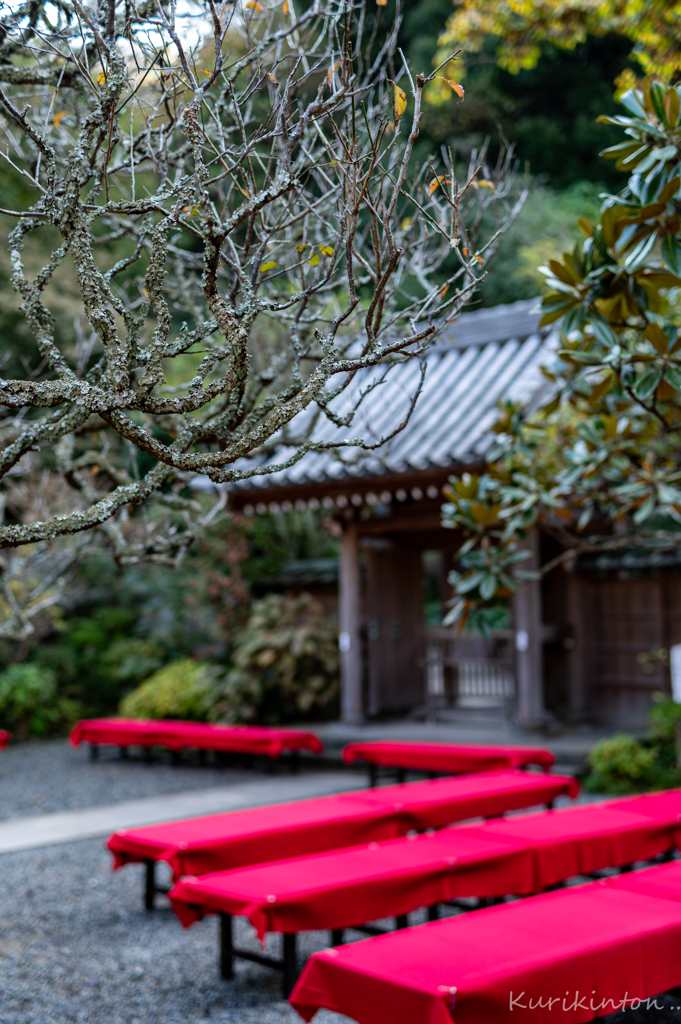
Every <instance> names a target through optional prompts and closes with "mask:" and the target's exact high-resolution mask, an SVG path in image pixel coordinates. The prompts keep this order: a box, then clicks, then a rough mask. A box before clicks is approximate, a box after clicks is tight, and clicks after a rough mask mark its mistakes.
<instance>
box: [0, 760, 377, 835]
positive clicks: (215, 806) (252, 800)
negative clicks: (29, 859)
mask: <svg viewBox="0 0 681 1024" xmlns="http://www.w3.org/2000/svg"><path fill="white" fill-rule="evenodd" d="M364 785H366V783H365V780H364V776H363V775H358V774H356V773H354V772H348V771H345V772H314V773H310V774H309V775H306V774H303V775H300V776H295V777H293V778H277V777H275V778H267V779H257V780H256V781H254V782H243V783H239V784H238V785H233V786H215V787H211V788H209V789H199V790H191V791H190V792H187V793H174V794H172V795H170V796H167V795H166V796H158V797H146V798H145V799H143V800H123V801H120V802H119V803H115V804H108V805H106V806H103V807H90V808H87V809H85V810H82V811H62V812H59V813H55V814H43V815H40V816H35V817H33V816H32V817H25V818H14V819H11V820H10V821H4V822H0V853H13V852H15V851H17V850H31V849H34V848H36V847H39V846H52V845H53V844H54V843H70V842H73V841H74V840H76V839H91V838H93V837H96V836H108V835H109V834H110V833H111V832H114V831H116V830H117V829H120V828H137V827H139V826H141V825H152V824H154V823H156V822H160V821H173V820H174V819H176V818H190V817H196V816H197V815H200V814H219V813H220V812H221V811H235V810H238V809H239V808H242V807H259V806H262V805H263V804H270V803H282V802H285V801H288V800H304V799H305V798H306V797H314V796H325V795H327V794H330V793H341V792H343V791H344V790H349V789H361V788H362V787H363V786H364Z"/></svg>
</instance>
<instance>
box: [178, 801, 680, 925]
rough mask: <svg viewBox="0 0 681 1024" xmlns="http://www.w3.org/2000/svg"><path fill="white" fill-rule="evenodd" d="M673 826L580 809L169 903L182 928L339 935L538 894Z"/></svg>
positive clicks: (320, 862)
mask: <svg viewBox="0 0 681 1024" xmlns="http://www.w3.org/2000/svg"><path fill="white" fill-rule="evenodd" d="M679 838H681V832H680V830H679V829H678V827H677V824H676V820H675V819H674V820H672V821H670V820H665V819H662V820H660V821H655V820H653V819H651V818H647V817H644V816H642V815H639V814H633V813H627V812H625V811H620V810H618V809H617V808H615V807H612V806H601V805H598V804H596V805H593V804H592V805H588V806H585V807H584V806H583V807H578V808H566V809H564V810H560V811H548V812H544V813H543V814H524V815H519V816H517V817H515V816H514V817H511V818H504V819H496V820H494V821H488V822H486V823H485V824H484V825H480V826H469V825H465V826H461V825H459V826H453V827H451V828H446V829H443V830H442V831H441V832H437V833H429V834H426V835H421V836H409V837H407V838H406V839H405V838H402V839H394V840H389V841H384V842H378V843H376V842H374V843H370V844H369V846H365V847H356V848H351V849H343V850H334V851H332V852H328V853H320V854H315V855H314V856H308V857H297V858H292V859H289V860H286V861H277V862H275V863H270V864H261V865H258V866H257V867H248V868H240V869H237V870H235V871H223V872H217V873H214V874H209V875H203V876H201V877H200V878H183V879H181V880H180V882H179V883H178V884H177V885H176V886H175V888H174V889H173V890H172V892H171V893H170V901H171V903H172V905H173V909H174V910H175V913H176V914H177V916H178V917H179V918H180V920H181V921H182V923H183V924H184V925H185V926H187V927H188V926H189V925H190V924H193V923H194V922H195V921H198V920H200V919H201V917H203V916H204V914H206V913H227V914H244V915H245V916H246V917H247V918H248V919H249V921H250V922H251V923H252V924H253V926H254V927H255V929H256V931H257V932H258V935H259V936H260V938H262V937H263V935H264V934H265V932H267V931H280V932H297V931H303V930H311V929H333V928H347V927H350V926H352V925H353V924H361V923H362V922H365V921H374V920H377V919H379V918H382V917H393V916H395V917H396V916H398V915H401V914H406V913H409V912H410V911H412V910H416V909H417V908H418V907H424V906H430V905H431V904H433V903H440V902H443V901H444V900H448V899H452V898H455V897H461V896H479V897H486V896H505V895H509V894H516V895H521V894H522V895H524V894H527V893H531V892H538V891H540V890H541V889H543V888H545V887H546V886H548V885H553V884H555V883H556V882H559V881H564V880H565V879H567V878H571V877H572V876H574V875H577V874H583V873H586V872H591V871H596V870H598V869H601V868H606V867H621V866H622V865H624V864H629V863H631V862H633V861H638V860H647V859H649V858H652V857H655V856H657V854H659V853H663V852H664V851H666V850H669V849H671V848H672V847H673V846H674V845H677V841H678V839H679Z"/></svg>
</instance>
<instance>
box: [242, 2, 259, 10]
mask: <svg viewBox="0 0 681 1024" xmlns="http://www.w3.org/2000/svg"><path fill="white" fill-rule="evenodd" d="M246 7H252V8H253V10H254V11H261V10H262V6H261V4H259V3H258V0H249V3H247V4H246Z"/></svg>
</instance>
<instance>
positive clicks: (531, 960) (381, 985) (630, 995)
mask: <svg viewBox="0 0 681 1024" xmlns="http://www.w3.org/2000/svg"><path fill="white" fill-rule="evenodd" d="M643 873H644V872H641V874H643ZM608 881H610V880H608ZM679 983H681V904H679V903H676V902H674V901H673V900H670V899H659V898H655V897H654V896H649V895H644V894H642V893H639V892H633V891H628V890H625V889H623V888H615V887H613V886H610V885H608V884H607V883H604V882H592V883H589V884H588V885H583V886H577V887H575V888H570V889H562V890H559V891H557V892H551V893H543V894H542V895H540V896H531V897H529V898H528V899H526V900H520V901H518V902H517V903H510V904H505V905H503V906H498V907H491V908H489V909H487V910H479V911H476V913H474V914H463V915H461V916H460V917H454V918H450V919H449V920H446V921H437V922H433V923H432V924H426V925H420V926H419V927H416V928H410V929H407V930H405V931H397V932H393V933H391V934H389V935H382V936H380V937H378V938H372V939H367V940H365V941H363V942H354V943H352V944H350V945H348V946H341V947H337V948H335V949H330V950H324V951H323V952H320V953H315V954H314V955H313V956H312V957H311V958H310V959H309V960H308V962H307V965H306V967H305V968H304V969H303V972H302V974H301V977H300V979H299V981H298V983H297V985H296V986H295V988H294V990H293V992H292V994H291V997H290V1001H291V1003H292V1004H293V1006H294V1007H295V1009H296V1010H297V1011H298V1013H299V1014H300V1016H301V1017H302V1018H303V1020H306V1021H310V1020H312V1018H313V1017H314V1015H315V1013H316V1011H317V1010H318V1009H319V1008H321V1007H326V1008H327V1009H329V1010H334V1011H335V1012H337V1013H342V1014H345V1015H346V1016H348V1017H351V1018H352V1019H353V1020H355V1021H358V1022H359V1024H417V1022H418V1024H452V1021H454V1022H455V1024H512V1022H517V1021H518V1020H521V1021H523V1022H536V1024H540V1022H541V1024H546V1022H547V1021H553V1020H566V1021H570V1022H576V1024H581V1022H583V1021H589V1020H593V1019H594V1017H596V1016H603V1015H605V1014H607V1013H610V1012H612V1011H613V1010H615V1009H620V1008H621V1007H622V1001H623V1000H627V1005H628V1006H631V1005H632V1000H639V999H646V998H650V997H653V996H655V995H657V994H658V993H660V992H664V991H666V990H667V989H669V988H672V987H673V986H676V985H678V984H679Z"/></svg>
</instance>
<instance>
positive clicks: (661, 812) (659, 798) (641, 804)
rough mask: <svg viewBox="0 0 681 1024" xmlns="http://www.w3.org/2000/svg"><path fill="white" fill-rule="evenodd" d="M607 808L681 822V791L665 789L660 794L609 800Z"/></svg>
mask: <svg viewBox="0 0 681 1024" xmlns="http://www.w3.org/2000/svg"><path fill="white" fill-rule="evenodd" d="M606 806H610V807H619V808H620V809H621V810H627V811H633V812H634V813H636V814H645V815H650V816H651V817H654V818H662V817H666V818H668V819H669V820H670V821H673V820H676V821H681V789H665V790H662V791H661V792H660V793H642V794H641V795H640V796H624V797H619V798H618V799H616V800H608V801H607V804H606Z"/></svg>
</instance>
